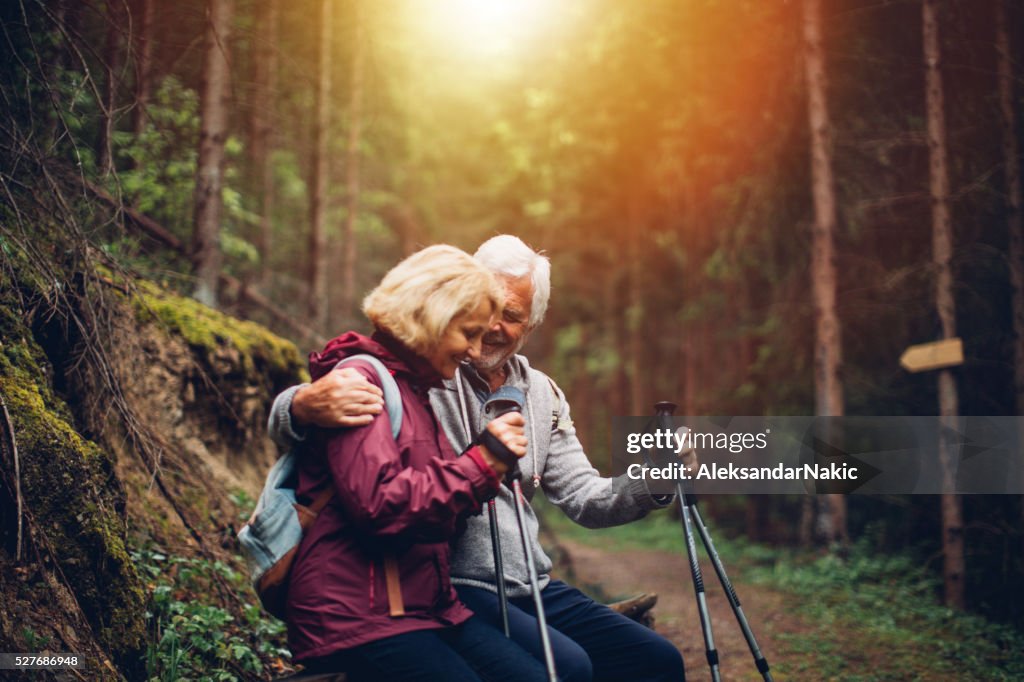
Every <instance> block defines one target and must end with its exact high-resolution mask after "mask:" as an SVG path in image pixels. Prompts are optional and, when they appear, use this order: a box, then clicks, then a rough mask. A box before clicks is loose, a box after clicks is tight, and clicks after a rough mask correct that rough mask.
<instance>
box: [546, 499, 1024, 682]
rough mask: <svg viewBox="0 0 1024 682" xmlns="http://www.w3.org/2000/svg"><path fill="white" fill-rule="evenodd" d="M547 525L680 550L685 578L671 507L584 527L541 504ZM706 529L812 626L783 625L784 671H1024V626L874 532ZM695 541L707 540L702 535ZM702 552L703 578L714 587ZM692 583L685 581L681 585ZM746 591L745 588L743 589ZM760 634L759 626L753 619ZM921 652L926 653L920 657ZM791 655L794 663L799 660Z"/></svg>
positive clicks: (822, 674)
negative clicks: (745, 534) (814, 547)
mask: <svg viewBox="0 0 1024 682" xmlns="http://www.w3.org/2000/svg"><path fill="white" fill-rule="evenodd" d="M535 506H537V507H538V512H539V513H540V514H542V516H543V518H542V525H544V526H547V527H549V528H552V529H553V530H555V532H556V534H559V535H563V534H564V535H566V536H569V537H572V538H573V539H574V540H576V541H578V542H585V543H588V544H592V545H595V546H599V547H603V548H606V549H610V550H612V551H616V552H623V553H628V552H630V551H648V550H660V551H670V552H674V553H677V554H679V555H680V571H679V576H680V578H679V579H680V580H681V581H683V582H685V583H688V582H689V577H688V574H687V571H686V569H685V564H684V560H683V557H682V555H683V554H684V553H685V547H684V545H683V535H682V529H681V527H680V523H679V522H678V521H675V520H673V519H671V518H669V516H668V515H667V514H665V513H659V514H653V515H651V516H650V517H648V518H646V519H643V520H642V521H638V522H635V523H631V524H628V525H625V526H619V527H615V528H606V529H600V530H588V529H584V528H582V527H580V526H577V525H576V524H574V523H572V522H571V521H569V520H568V519H567V518H566V517H565V516H564V515H563V514H562V513H560V512H559V511H558V510H557V509H555V508H553V507H551V506H549V505H547V504H544V503H541V504H540V505H535ZM707 522H708V523H709V524H710V526H711V527H710V531H711V534H712V537H713V539H714V542H715V549H716V550H717V551H718V553H719V555H720V556H721V558H722V560H723V563H724V564H725V566H726V569H727V571H728V573H729V577H730V578H731V579H732V580H733V581H734V582H738V581H742V582H744V583H746V584H745V585H743V587H744V588H745V589H748V590H749V589H751V588H757V589H767V590H771V591H773V592H779V593H782V594H783V595H784V601H785V604H786V608H787V610H789V611H791V612H793V613H796V614H798V615H799V616H800V617H801V618H802V619H804V620H805V621H806V622H807V623H808V624H813V625H809V627H808V631H804V630H800V631H799V632H779V633H775V635H774V636H775V637H776V638H777V639H778V640H779V641H781V642H782V643H783V644H784V647H785V649H784V651H782V652H780V653H781V654H782V656H781V657H782V658H784V659H785V660H786V661H788V662H787V663H785V664H781V665H780V664H778V663H777V662H776V661H773V660H772V655H771V652H769V654H768V658H769V661H770V662H771V663H772V668H773V670H778V672H779V673H780V675H781V676H783V679H785V678H787V677H789V676H793V677H796V678H800V679H804V678H814V679H842V680H860V681H861V682H869V681H871V682H875V681H878V682H880V681H881V680H891V679H959V680H1007V681H1008V680H1017V679H1021V677H1022V676H1024V633H1022V632H1021V631H1019V630H1016V629H1014V628H1011V627H1008V626H1005V625H1000V624H996V623H993V622H991V621H988V620H986V619H985V618H983V617H981V616H977V615H973V614H968V613H963V612H959V611H954V610H952V609H949V608H947V607H945V606H943V605H942V604H941V603H940V602H939V599H938V595H939V587H940V585H939V581H938V579H937V577H936V576H935V575H934V574H933V573H931V572H930V571H929V570H927V568H926V567H925V566H923V565H922V564H921V562H920V561H918V560H917V559H916V558H913V557H911V556H910V555H907V554H899V553H896V554H888V553H881V552H878V551H877V549H876V548H875V544H876V543H875V542H874V540H873V539H872V538H871V536H870V533H868V534H867V535H866V536H865V537H864V538H863V539H862V540H860V541H859V542H857V543H856V544H855V545H854V546H853V547H852V548H851V549H850V551H849V553H848V554H846V556H845V557H844V556H840V555H839V554H834V553H829V554H823V555H822V554H815V553H807V552H798V551H792V550H785V549H778V548H773V547H768V546H765V545H757V544H754V543H748V542H745V541H743V540H731V539H728V538H725V537H722V536H721V534H720V533H716V531H715V528H714V523H713V521H707ZM697 545H698V547H701V544H700V542H699V540H698V542H697ZM700 554H701V556H702V557H704V560H703V561H702V563H703V564H704V567H705V584H706V585H707V586H708V589H710V590H716V589H718V588H719V587H718V584H717V580H716V579H715V577H714V575H713V573H712V570H711V566H710V563H708V562H707V560H706V555H705V554H704V552H703V549H701V550H700ZM684 587H688V585H683V584H681V585H680V588H684ZM738 591H739V592H740V596H741V598H742V595H743V593H744V590H743V589H739V588H738ZM753 626H754V629H755V634H756V632H757V624H756V623H755V624H753ZM923 652H930V653H929V654H928V655H924V654H923ZM793 661H797V662H796V663H794V662H793Z"/></svg>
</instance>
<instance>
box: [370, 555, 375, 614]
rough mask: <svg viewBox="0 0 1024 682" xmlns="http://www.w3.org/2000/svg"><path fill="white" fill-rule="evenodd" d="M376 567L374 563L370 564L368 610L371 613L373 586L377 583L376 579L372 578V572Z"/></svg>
mask: <svg viewBox="0 0 1024 682" xmlns="http://www.w3.org/2000/svg"><path fill="white" fill-rule="evenodd" d="M376 565H377V564H376V562H374V561H371V562H370V610H371V611H373V592H374V584H375V583H376V582H377V581H376V579H375V578H374V570H373V569H374V567H375V566H376Z"/></svg>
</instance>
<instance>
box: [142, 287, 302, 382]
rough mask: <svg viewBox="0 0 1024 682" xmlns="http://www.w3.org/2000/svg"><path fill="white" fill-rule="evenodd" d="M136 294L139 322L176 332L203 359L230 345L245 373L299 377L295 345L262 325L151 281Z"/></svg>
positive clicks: (300, 364)
mask: <svg viewBox="0 0 1024 682" xmlns="http://www.w3.org/2000/svg"><path fill="white" fill-rule="evenodd" d="M139 290H140V292H141V295H140V296H137V297H135V298H134V299H133V301H132V303H133V306H134V309H135V314H136V316H137V317H138V319H139V320H140V321H141V322H151V321H152V322H157V323H158V324H159V325H160V326H162V327H163V328H164V329H166V330H168V331H170V332H173V333H176V334H178V335H180V336H181V337H182V338H183V339H184V340H185V341H186V342H187V343H188V344H189V346H191V347H192V348H193V350H196V351H198V352H200V353H201V354H203V355H205V356H206V357H207V358H210V357H212V356H213V355H214V354H216V353H217V352H218V351H219V350H221V349H225V348H234V349H235V350H237V351H238V352H239V353H240V354H241V363H242V369H243V371H244V372H245V374H246V375H250V376H251V375H254V374H255V373H257V372H268V373H269V374H271V375H278V376H292V377H295V376H303V375H304V373H305V371H306V370H305V369H304V364H305V363H304V362H303V359H302V357H301V356H300V354H299V350H298V348H296V347H295V344H294V343H292V342H291V341H287V340H285V339H282V338H281V337H279V336H277V335H276V334H274V333H272V332H270V331H269V330H268V329H266V328H265V327H263V326H261V325H259V324H256V323H255V322H249V321H244V320H238V319H236V318H233V317H230V316H228V315H224V314H223V313H220V312H217V311H216V310H213V309H211V308H208V307H206V306H205V305H203V304H201V303H199V302H198V301H195V300H193V299H191V298H184V297H182V296H177V295H175V294H172V293H169V292H167V291H165V290H163V289H161V288H160V287H158V286H157V285H155V284H152V283H149V282H142V283H140V284H139Z"/></svg>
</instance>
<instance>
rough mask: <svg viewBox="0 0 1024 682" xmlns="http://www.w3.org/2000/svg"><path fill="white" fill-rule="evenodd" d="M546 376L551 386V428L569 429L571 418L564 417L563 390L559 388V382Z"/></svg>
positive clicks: (553, 429)
mask: <svg viewBox="0 0 1024 682" xmlns="http://www.w3.org/2000/svg"><path fill="white" fill-rule="evenodd" d="M544 378H546V379H547V380H548V385H550V386H551V396H552V399H551V430H552V431H555V430H559V429H560V430H562V431H565V430H568V429H569V427H571V426H572V420H571V419H562V395H563V394H562V390H561V389H560V388H558V384H556V383H555V380H554V379H552V378H551V377H549V376H547V375H546V374H545V375H544Z"/></svg>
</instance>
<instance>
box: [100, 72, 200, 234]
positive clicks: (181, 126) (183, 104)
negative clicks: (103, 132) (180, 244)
mask: <svg viewBox="0 0 1024 682" xmlns="http://www.w3.org/2000/svg"><path fill="white" fill-rule="evenodd" d="M146 111H147V114H148V116H149V125H147V126H146V128H145V130H144V131H143V132H142V134H141V135H139V136H135V135H134V134H133V133H130V132H125V131H120V132H117V133H116V134H115V136H114V143H115V147H116V149H117V150H118V157H119V158H120V159H121V161H122V164H123V165H124V166H126V168H125V170H122V171H120V172H119V173H118V174H117V176H116V178H112V179H111V182H112V183H113V182H116V183H120V191H121V192H122V194H123V196H124V199H125V201H126V202H127V203H128V204H129V205H131V206H133V207H134V208H136V209H137V210H138V211H140V212H142V213H144V214H146V215H148V216H150V217H152V218H154V219H155V220H156V221H157V222H159V223H161V224H162V225H164V226H165V227H167V228H168V229H170V230H171V231H172V232H174V233H175V234H177V235H178V236H179V237H181V238H185V237H187V235H188V234H189V227H190V224H191V223H190V221H191V217H192V190H193V189H194V187H195V180H196V160H197V158H198V147H197V143H198V140H199V97H198V95H197V94H196V93H195V91H194V90H192V89H191V88H188V87H185V86H184V85H183V84H182V83H181V81H180V80H179V79H177V78H176V77H174V76H173V75H172V76H167V77H166V78H164V79H163V80H161V81H160V83H159V85H158V87H157V89H156V92H155V93H154V97H153V101H152V102H151V104H150V105H149V107H148V108H147V110H146ZM112 189H114V190H115V191H116V190H117V189H118V187H117V186H116V185H115V186H114V187H112Z"/></svg>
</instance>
